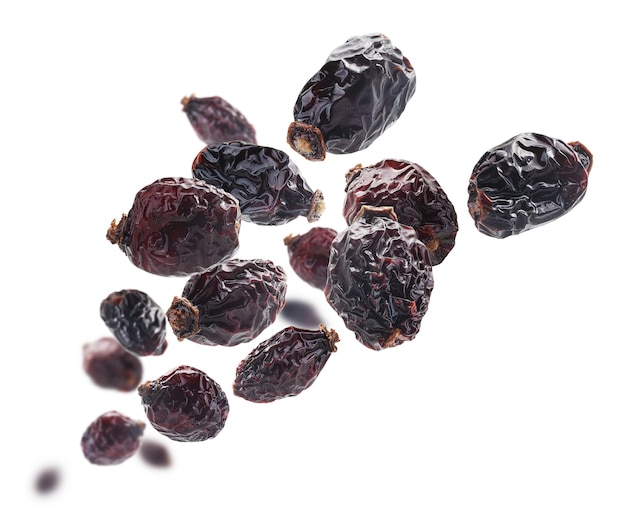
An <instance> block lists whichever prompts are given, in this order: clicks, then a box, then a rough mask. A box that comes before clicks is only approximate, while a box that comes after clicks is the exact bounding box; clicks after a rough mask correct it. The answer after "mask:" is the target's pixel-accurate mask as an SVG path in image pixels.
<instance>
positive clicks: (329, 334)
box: [320, 324, 339, 352]
mask: <svg viewBox="0 0 626 525" xmlns="http://www.w3.org/2000/svg"><path fill="white" fill-rule="evenodd" d="M320 330H321V331H322V332H323V333H324V335H325V336H326V339H328V343H329V344H330V349H331V350H332V351H333V352H336V351H337V346H336V343H338V342H339V334H338V333H337V332H335V331H334V330H333V329H332V328H326V327H325V326H324V325H323V324H320Z"/></svg>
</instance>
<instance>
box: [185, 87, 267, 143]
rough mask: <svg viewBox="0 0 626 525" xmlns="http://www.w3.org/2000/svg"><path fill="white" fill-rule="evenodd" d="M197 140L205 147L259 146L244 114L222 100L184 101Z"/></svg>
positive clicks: (195, 99)
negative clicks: (242, 143) (222, 144)
mask: <svg viewBox="0 0 626 525" xmlns="http://www.w3.org/2000/svg"><path fill="white" fill-rule="evenodd" d="M181 104H182V105H183V111H184V112H185V114H186V115H187V118H188V119H189V122H190V123H191V126H192V127H193V130H194V131H195V132H196V135H198V138H199V139H200V140H201V141H202V142H204V143H206V144H213V143H215V142H228V141H229V140H243V141H245V142H250V143H252V144H256V130H255V129H254V126H253V125H252V124H250V122H248V119H247V118H246V117H245V116H244V114H243V113H242V112H241V111H239V110H238V109H237V108H235V107H234V106H233V105H232V104H230V102H228V101H226V100H224V99H223V98H222V97H218V96H215V97H196V96H195V95H190V96H188V97H183V99H182V100H181Z"/></svg>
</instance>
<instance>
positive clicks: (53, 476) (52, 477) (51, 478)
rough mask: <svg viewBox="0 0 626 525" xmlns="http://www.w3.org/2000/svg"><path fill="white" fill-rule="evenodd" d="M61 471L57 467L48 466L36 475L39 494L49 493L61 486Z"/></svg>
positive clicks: (36, 487)
mask: <svg viewBox="0 0 626 525" xmlns="http://www.w3.org/2000/svg"><path fill="white" fill-rule="evenodd" d="M60 481H61V472H60V471H59V469H58V468H57V467H47V468H45V469H43V470H41V471H40V472H39V473H38V474H37V476H36V477H35V491H36V492H38V493H39V494H48V493H50V492H53V491H55V490H56V489H57V488H58V487H59V483H60Z"/></svg>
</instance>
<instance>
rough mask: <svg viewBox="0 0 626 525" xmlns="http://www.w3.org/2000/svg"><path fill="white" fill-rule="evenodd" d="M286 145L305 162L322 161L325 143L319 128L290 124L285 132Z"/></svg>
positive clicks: (302, 123) (296, 123) (301, 123)
mask: <svg viewBox="0 0 626 525" xmlns="http://www.w3.org/2000/svg"><path fill="white" fill-rule="evenodd" d="M287 143H288V144H289V145H290V146H291V147H292V148H293V149H294V150H295V151H297V152H298V153H299V154H300V155H302V156H303V157H304V158H305V159H307V160H324V159H325V158H326V142H325V141H324V137H323V136H322V132H321V131H320V130H319V128H316V127H315V126H311V125H310V124H305V123H304V122H292V123H291V124H290V125H289V129H288V130H287Z"/></svg>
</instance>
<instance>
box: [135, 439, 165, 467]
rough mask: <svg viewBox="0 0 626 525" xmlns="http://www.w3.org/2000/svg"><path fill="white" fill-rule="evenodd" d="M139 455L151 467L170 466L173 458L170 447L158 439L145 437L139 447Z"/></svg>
mask: <svg viewBox="0 0 626 525" xmlns="http://www.w3.org/2000/svg"><path fill="white" fill-rule="evenodd" d="M139 456H140V457H141V459H143V460H144V462H145V463H147V464H148V465H150V466H151V467H159V468H164V467H169V466H170V465H171V464H172V458H171V456H170V452H169V450H168V448H167V447H166V446H165V445H163V443H159V442H157V441H153V440H151V439H149V440H146V439H144V440H143V441H142V442H141V445H140V447H139Z"/></svg>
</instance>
